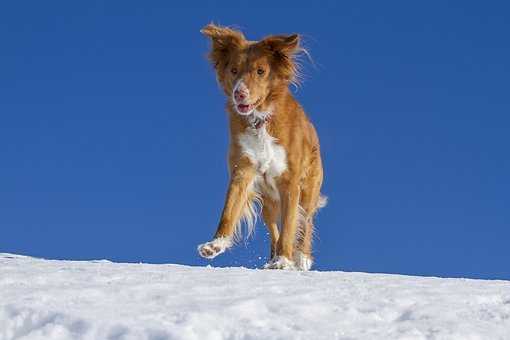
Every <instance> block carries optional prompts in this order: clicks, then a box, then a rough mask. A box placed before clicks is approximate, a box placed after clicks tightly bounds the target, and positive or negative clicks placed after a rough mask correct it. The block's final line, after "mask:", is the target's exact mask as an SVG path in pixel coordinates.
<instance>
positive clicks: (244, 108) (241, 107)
mask: <svg viewBox="0 0 510 340" xmlns="http://www.w3.org/2000/svg"><path fill="white" fill-rule="evenodd" d="M237 109H238V110H239V111H240V112H242V113H246V112H248V111H249V110H250V105H246V104H239V105H237Z"/></svg>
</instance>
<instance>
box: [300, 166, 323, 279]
mask: <svg viewBox="0 0 510 340" xmlns="http://www.w3.org/2000/svg"><path fill="white" fill-rule="evenodd" d="M321 185H322V170H321V169H320V170H319V171H317V172H316V173H314V174H313V175H312V176H308V177H307V179H306V180H305V181H304V183H303V186H302V190H301V196H300V201H299V206H300V216H299V218H298V232H297V234H296V243H295V250H294V262H295V263H296V267H297V268H298V269H300V270H310V268H311V267H312V264H313V256H312V241H313V231H314V230H313V229H314V225H313V218H314V216H315V213H316V211H317V210H318V209H319V208H320V207H321V206H322V205H323V204H324V203H325V202H324V198H323V197H322V196H321V194H320V189H321Z"/></svg>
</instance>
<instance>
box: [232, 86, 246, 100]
mask: <svg viewBox="0 0 510 340" xmlns="http://www.w3.org/2000/svg"><path fill="white" fill-rule="evenodd" d="M246 98H248V91H247V90H246V89H241V88H238V89H236V90H235V91H234V99H235V100H236V101H238V102H242V101H243V100H245V99H246Z"/></svg>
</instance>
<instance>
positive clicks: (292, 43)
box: [261, 34, 300, 55]
mask: <svg viewBox="0 0 510 340" xmlns="http://www.w3.org/2000/svg"><path fill="white" fill-rule="evenodd" d="M299 40H300V38H299V35H297V34H292V35H273V36H270V37H267V38H265V39H264V40H262V41H261V42H262V43H264V44H265V45H266V46H267V48H268V49H269V50H270V51H271V52H273V53H281V54H286V55H292V54H294V53H298V52H299V51H300V47H299Z"/></svg>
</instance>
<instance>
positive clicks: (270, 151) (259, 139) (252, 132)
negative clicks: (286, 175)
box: [239, 126, 287, 178]
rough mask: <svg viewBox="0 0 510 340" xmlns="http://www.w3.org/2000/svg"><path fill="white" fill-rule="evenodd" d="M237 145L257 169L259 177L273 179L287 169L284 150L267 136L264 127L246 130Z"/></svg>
mask: <svg viewBox="0 0 510 340" xmlns="http://www.w3.org/2000/svg"><path fill="white" fill-rule="evenodd" d="M239 145H240V146H241V150H242V152H243V154H244V155H246V156H247V157H248V158H249V159H250V161H251V162H252V163H253V164H254V165H255V166H256V167H257V171H258V172H259V174H260V175H265V176H266V177H269V178H274V177H278V176H280V175H281V174H282V173H283V172H284V171H285V170H286V169H287V154H286V152H285V149H284V148H283V147H282V146H281V145H278V143H277V140H276V139H275V138H274V137H272V136H271V135H269V133H268V132H267V130H266V127H265V126H262V127H261V128H259V129H251V128H248V129H246V131H245V132H244V133H242V134H241V135H240V136H239Z"/></svg>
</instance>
